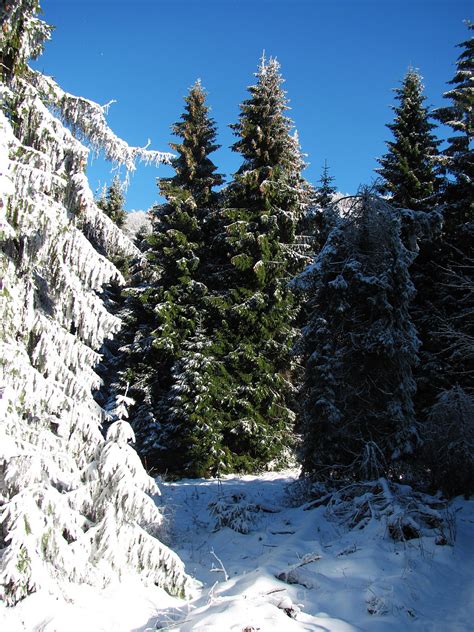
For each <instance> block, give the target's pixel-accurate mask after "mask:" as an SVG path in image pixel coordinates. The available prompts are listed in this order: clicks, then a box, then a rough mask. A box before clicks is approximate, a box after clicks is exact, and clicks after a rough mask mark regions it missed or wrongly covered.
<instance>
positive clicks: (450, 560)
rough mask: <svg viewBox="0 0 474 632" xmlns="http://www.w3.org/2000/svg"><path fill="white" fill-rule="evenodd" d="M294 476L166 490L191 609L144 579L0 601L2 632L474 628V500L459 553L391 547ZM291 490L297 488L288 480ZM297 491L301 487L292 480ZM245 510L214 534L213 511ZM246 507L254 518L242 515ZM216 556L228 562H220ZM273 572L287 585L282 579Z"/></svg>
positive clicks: (429, 631)
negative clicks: (309, 498) (333, 510)
mask: <svg viewBox="0 0 474 632" xmlns="http://www.w3.org/2000/svg"><path fill="white" fill-rule="evenodd" d="M297 476H298V473H297V472H296V471H288V472H284V473H269V474H265V475H262V476H244V477H236V476H229V477H226V478H225V479H224V480H222V481H221V482H219V481H216V480H210V481H209V480H184V481H178V482H175V483H160V487H161V490H162V498H161V500H160V502H161V503H162V504H163V506H164V508H165V510H166V512H167V513H168V516H169V541H168V542H167V543H168V544H170V545H171V546H172V547H173V548H174V549H175V550H176V551H177V553H178V554H179V555H180V556H181V557H182V559H183V561H184V562H185V564H186V569H187V572H188V573H189V574H191V575H193V576H194V577H195V578H196V579H197V580H199V581H200V582H202V587H201V588H199V589H196V598H195V599H194V600H193V601H191V602H190V603H185V602H183V601H180V600H178V599H175V598H172V597H170V596H169V595H167V594H166V593H164V591H162V590H160V589H157V588H144V587H143V586H142V585H141V584H139V583H138V582H137V581H136V580H132V579H131V578H129V579H125V578H124V579H123V581H122V583H117V584H114V585H111V586H109V587H108V588H107V589H105V590H102V591H99V590H97V589H94V588H91V587H90V586H79V587H77V586H71V587H69V588H68V589H67V590H66V589H65V591H64V598H57V597H52V596H51V595H48V594H47V593H46V592H38V593H36V594H33V595H31V596H30V597H28V598H27V599H25V600H24V601H22V602H21V603H20V604H18V605H17V606H16V607H15V608H5V606H3V605H1V604H0V630H2V632H3V631H5V632H24V631H28V632H33V631H34V632H84V631H85V630H87V632H151V631H153V630H156V629H157V627H158V629H161V630H168V631H171V630H173V631H175V632H176V631H180V632H189V631H190V630H193V631H196V632H257V631H258V632H293V631H296V630H300V631H301V630H307V631H309V632H313V631H316V630H317V631H319V632H322V631H324V632H354V631H356V630H357V631H360V630H365V631H367V632H405V631H406V630H408V631H411V630H414V631H416V632H418V631H422V632H470V631H472V630H473V629H474V580H473V568H474V559H473V557H474V555H473V553H474V547H473V542H474V537H473V536H474V501H469V502H467V501H462V500H457V501H456V502H455V504H454V509H455V510H456V516H457V539H456V544H455V546H454V547H450V546H436V545H435V544H434V541H433V539H429V538H424V539H423V540H422V541H419V540H413V541H411V542H407V543H405V544H403V543H394V542H392V541H391V540H390V539H389V538H388V537H387V536H386V534H385V533H384V529H383V526H382V525H381V523H379V522H377V521H373V522H372V523H371V524H369V526H368V527H367V528H366V529H364V530H363V531H352V532H348V531H346V530H345V529H343V528H342V527H340V526H337V525H336V524H334V523H332V522H329V521H328V520H327V519H326V518H325V517H324V508H319V509H313V510H310V511H305V510H304V508H303V507H302V506H299V507H298V506H294V504H293V506H292V505H291V504H290V500H291V494H288V486H290V489H291V487H292V486H293V488H294V487H295V482H296V481H297ZM292 484H293V485H292ZM296 486H297V485H296ZM216 501H218V502H219V503H220V506H221V507H222V506H225V503H226V502H228V503H230V507H231V508H232V507H236V506H237V505H238V507H237V509H238V511H237V512H236V513H237V515H238V521H240V527H241V528H243V529H244V530H245V528H246V527H247V528H248V530H249V532H248V533H247V534H242V533H236V532H235V531H233V530H232V529H230V528H229V527H223V528H221V529H219V530H215V528H214V527H215V523H216V518H215V517H213V516H212V515H211V513H210V511H209V508H208V507H209V504H210V503H214V504H215V503H216ZM246 509H247V510H248V511H246ZM219 560H220V561H219ZM276 575H279V576H280V577H283V578H285V579H286V581H282V580H280V579H277V577H276Z"/></svg>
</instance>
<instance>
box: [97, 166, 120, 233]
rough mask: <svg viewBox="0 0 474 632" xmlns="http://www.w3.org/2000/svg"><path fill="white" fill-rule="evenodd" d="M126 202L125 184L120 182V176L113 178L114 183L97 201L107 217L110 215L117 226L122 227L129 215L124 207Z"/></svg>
mask: <svg viewBox="0 0 474 632" xmlns="http://www.w3.org/2000/svg"><path fill="white" fill-rule="evenodd" d="M124 203H125V197H124V195H123V185H122V183H121V182H120V178H119V177H118V176H115V177H114V179H113V180H112V184H111V185H110V187H109V188H108V189H107V193H106V194H104V195H102V197H101V198H100V199H99V200H98V201H97V206H98V207H99V208H100V209H101V210H102V211H104V213H105V214H106V215H107V217H110V219H111V220H112V221H113V222H115V223H116V224H117V226H120V227H121V226H123V224H124V222H125V218H126V217H127V212H126V211H125V210H124V208H123V205H124Z"/></svg>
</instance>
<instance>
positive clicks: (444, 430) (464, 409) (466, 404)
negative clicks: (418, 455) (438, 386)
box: [424, 386, 474, 496]
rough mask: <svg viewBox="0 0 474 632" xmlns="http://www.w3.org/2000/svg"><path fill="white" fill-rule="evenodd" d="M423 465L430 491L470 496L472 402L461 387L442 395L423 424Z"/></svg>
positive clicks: (473, 438)
mask: <svg viewBox="0 0 474 632" xmlns="http://www.w3.org/2000/svg"><path fill="white" fill-rule="evenodd" d="M425 434H426V443H425V450H424V457H425V461H426V463H427V465H428V467H429V471H430V474H431V484H432V486H433V487H434V490H435V491H436V490H438V489H441V490H443V491H444V493H445V494H447V495H448V496H455V495H456V494H467V495H469V494H473V493H474V398H473V397H472V395H471V396H470V395H468V394H467V393H466V392H465V391H464V390H463V389H462V388H461V387H459V386H455V387H453V388H451V389H449V390H448V391H443V392H442V393H441V394H440V396H439V397H438V399H437V401H436V402H435V404H434V405H433V406H432V407H431V409H430V411H429V416H428V422H427V424H426V430H425Z"/></svg>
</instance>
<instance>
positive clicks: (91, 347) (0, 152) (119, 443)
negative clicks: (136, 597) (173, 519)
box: [0, 0, 188, 605]
mask: <svg viewBox="0 0 474 632" xmlns="http://www.w3.org/2000/svg"><path fill="white" fill-rule="evenodd" d="M38 10H39V3H38V2H37V1H36V0H11V1H10V2H8V3H2V8H1V10H0V18H1V32H2V38H0V60H1V63H2V64H4V66H5V67H3V66H2V76H3V80H2V81H1V82H0V163H1V164H0V244H1V248H0V277H1V279H2V281H1V285H2V290H1V292H0V358H1V360H0V435H1V436H0V499H1V500H0V525H1V528H0V550H1V559H0V599H2V600H5V602H6V603H7V604H11V605H12V604H14V603H16V602H17V601H19V600H20V599H22V598H24V597H25V596H27V594H28V593H31V592H33V591H35V590H37V589H42V590H50V591H53V592H56V593H59V594H61V592H62V590H63V589H64V586H65V584H68V583H69V582H76V583H78V584H79V583H90V584H93V585H96V586H100V585H102V584H103V582H104V581H107V580H109V579H110V578H112V577H114V578H115V579H118V578H119V577H120V576H121V575H123V574H129V573H138V574H139V575H140V576H141V577H143V579H146V580H147V581H149V582H150V583H154V584H157V585H160V586H162V587H163V588H167V589H168V590H170V591H171V592H173V593H175V594H176V593H178V594H182V591H183V590H186V585H187V583H188V582H187V580H186V578H185V576H184V572H183V565H182V563H181V562H180V560H179V559H178V558H177V557H176V556H175V555H174V554H173V553H172V552H171V551H170V550H169V549H168V548H167V547H165V546H164V545H162V544H161V543H160V542H159V540H158V539H157V537H155V535H156V534H154V533H152V532H151V529H150V525H149V520H150V519H153V520H157V521H159V520H160V515H159V514H160V512H159V511H157V508H156V507H155V506H154V503H153V500H152V499H151V498H150V497H149V496H147V492H149V491H151V492H155V485H154V483H153V481H151V480H149V479H148V478H147V477H146V475H145V472H144V470H143V468H141V466H140V463H139V462H138V458H137V457H136V455H135V454H134V452H133V450H132V448H131V447H129V446H128V445H127V442H128V437H127V434H128V436H130V433H127V432H125V433H124V434H122V432H118V431H119V429H120V428H122V429H124V430H126V428H125V424H119V426H117V425H115V428H114V427H113V426H112V430H111V433H110V434H109V436H108V437H107V439H106V440H105V441H104V437H103V436H102V433H101V429H102V428H101V427H102V422H103V420H104V417H105V411H104V410H103V409H101V408H100V407H99V406H98V405H97V403H96V402H95V401H94V399H93V396H92V390H93V389H95V388H97V387H98V385H99V383H100V379H99V377H98V375H97V374H96V372H95V367H96V365H97V364H98V362H99V360H100V355H99V353H98V352H99V349H100V346H101V345H102V343H103V341H104V340H105V339H107V338H110V337H111V336H113V334H114V333H115V332H116V331H117V330H118V329H119V327H120V321H119V320H118V319H117V318H116V317H114V316H113V315H112V314H110V313H109V312H108V311H107V309H106V307H105V305H104V301H103V300H102V299H103V296H102V292H103V288H104V286H105V285H106V284H109V283H111V282H112V281H114V280H115V281H117V282H119V283H120V282H123V277H122V275H121V274H120V272H119V270H118V269H117V268H116V267H115V266H114V265H113V264H112V263H111V261H110V260H109V259H108V257H112V256H117V255H122V256H128V255H134V254H135V253H136V249H135V248H134V246H133V244H132V243H131V242H130V240H128V239H127V238H126V237H125V235H124V234H123V232H122V231H121V230H120V229H119V228H118V227H117V226H116V225H115V224H114V223H113V222H112V221H111V220H110V219H109V218H108V217H107V216H106V215H105V214H104V213H103V212H102V211H101V210H100V209H99V208H97V205H96V204H95V202H94V199H93V195H92V192H91V190H90V187H89V183H88V181H87V178H86V175H85V165H86V163H87V158H88V153H89V150H88V148H87V147H86V145H85V144H83V143H84V142H87V141H88V142H89V143H90V144H91V145H92V146H94V147H95V149H97V150H99V149H100V150H102V151H103V153H104V154H105V155H106V156H108V157H109V158H113V159H114V160H115V162H116V163H118V164H121V165H124V166H126V168H127V169H133V168H134V163H135V160H136V159H137V158H140V157H141V158H143V159H145V160H152V161H155V162H160V161H161V160H162V159H163V154H161V153H159V152H154V151H149V150H143V149H140V148H137V147H130V146H128V145H127V144H126V143H125V142H124V141H123V140H121V139H119V138H117V136H115V134H114V133H113V132H112V130H111V129H110V128H109V127H108V125H107V123H106V120H105V118H104V109H103V108H102V107H101V106H99V105H98V104H96V103H93V102H92V101H90V100H89V99H84V98H82V97H77V96H74V95H72V94H69V93H67V92H65V91H63V90H62V89H61V88H60V86H59V85H58V84H56V82H55V81H54V80H53V79H52V78H51V77H48V76H45V75H43V74H42V73H39V72H37V71H35V70H33V69H32V68H30V67H29V65H28V60H29V57H30V56H31V55H32V54H33V56H37V55H38V54H39V53H40V52H41V50H42V47H43V44H44V42H45V40H47V39H48V38H49V35H50V32H51V29H50V27H48V26H47V25H46V24H44V23H43V22H42V21H41V20H39V19H38V18H37V17H36V15H35V13H36V12H37V11H38ZM3 70H4V71H5V74H3ZM71 130H73V132H74V134H73V133H72V132H71ZM104 254H105V255H106V256H104ZM126 479H128V481H127V482H126ZM129 484H130V485H129ZM111 499H112V501H113V505H112V504H111V503H109V502H108V501H110V500H111ZM102 509H104V510H105V512H106V513H107V516H106V515H104V513H103V512H102V511H101V510H102ZM115 519H118V520H115ZM107 525H108V526H109V527H111V529H107V528H106V526H107ZM118 529H120V539H119V540H118V538H117V530H118ZM98 548H100V551H99V550H98Z"/></svg>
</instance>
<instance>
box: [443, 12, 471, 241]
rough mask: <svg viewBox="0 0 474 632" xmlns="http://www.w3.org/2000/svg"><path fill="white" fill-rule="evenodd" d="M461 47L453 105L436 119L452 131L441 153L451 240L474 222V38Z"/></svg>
mask: <svg viewBox="0 0 474 632" xmlns="http://www.w3.org/2000/svg"><path fill="white" fill-rule="evenodd" d="M467 26H468V29H469V30H470V31H473V30H474V24H472V23H468V24H467ZM459 47H461V48H462V49H463V51H462V53H461V55H460V56H459V58H458V61H457V69H456V73H455V75H454V77H453V79H451V81H450V82H449V83H450V84H451V85H452V86H453V87H452V88H451V89H450V90H448V92H446V93H445V95H444V96H445V98H446V99H449V100H450V101H451V105H449V106H446V107H444V108H440V109H438V110H437V111H436V113H435V114H436V117H437V119H438V120H439V121H441V122H442V123H444V124H445V125H447V126H448V127H451V129H452V131H453V135H452V136H451V137H450V138H448V146H447V148H446V149H445V150H444V151H443V155H442V164H443V166H444V168H445V169H446V171H447V173H448V174H449V175H450V176H451V180H448V181H447V185H446V189H445V191H444V198H443V201H444V202H445V204H446V205H447V209H446V212H445V233H446V236H447V239H448V240H451V239H452V238H454V239H458V238H459V237H460V235H459V230H460V228H461V227H462V226H464V225H465V224H467V223H472V222H473V221H474V151H473V147H472V142H473V140H472V139H473V134H474V37H471V38H470V39H468V40H466V41H465V42H462V43H461V44H459ZM470 236H471V237H472V228H471V235H470Z"/></svg>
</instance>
